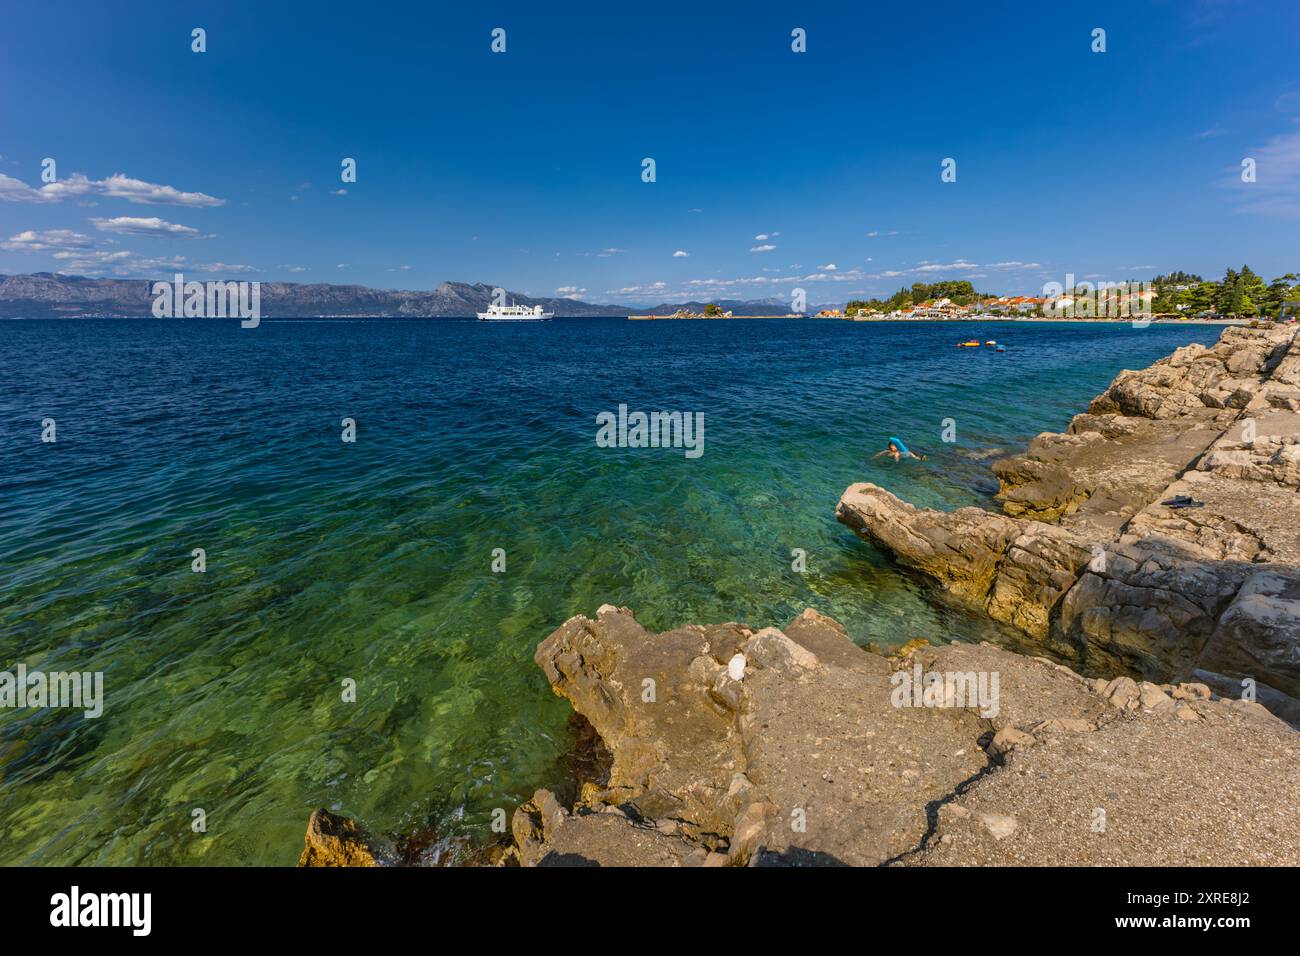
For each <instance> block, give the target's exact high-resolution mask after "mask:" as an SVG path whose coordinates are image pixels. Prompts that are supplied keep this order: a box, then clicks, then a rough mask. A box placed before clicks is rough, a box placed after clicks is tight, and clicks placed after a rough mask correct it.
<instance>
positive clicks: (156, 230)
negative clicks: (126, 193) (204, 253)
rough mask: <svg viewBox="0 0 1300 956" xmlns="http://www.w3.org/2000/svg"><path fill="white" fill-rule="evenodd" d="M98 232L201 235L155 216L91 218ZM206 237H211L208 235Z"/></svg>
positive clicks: (145, 234)
mask: <svg viewBox="0 0 1300 956" xmlns="http://www.w3.org/2000/svg"><path fill="white" fill-rule="evenodd" d="M90 221H91V222H92V223H94V224H95V228H96V229H98V230H99V231H100V232H112V233H116V234H118V235H121V236H174V237H177V238H186V239H193V238H196V237H198V236H201V235H202V233H200V232H199V231H198V230H197V229H193V228H191V227H190V226H182V225H179V224H178V223H174V222H167V221H166V220H165V219H159V218H158V217H157V216H150V217H147V218H142V217H138V216H115V217H113V218H112V219H92V220H90ZM208 238H211V237H210V236H209V237H208Z"/></svg>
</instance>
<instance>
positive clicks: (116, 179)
mask: <svg viewBox="0 0 1300 956" xmlns="http://www.w3.org/2000/svg"><path fill="white" fill-rule="evenodd" d="M87 195H96V196H109V197H112V198H114V199H125V200H126V201H127V202H133V203H143V204H146V205H165V206H189V207H192V208H198V207H207V206H221V205H224V204H225V202H226V201H225V200H224V199H218V198H217V197H215V196H209V195H208V194H207V193H192V192H182V191H181V190H179V189H177V188H176V187H175V186H162V185H158V184H157V183H149V182H145V181H144V180H142V179H133V178H131V177H130V176H127V175H126V174H125V173H114V174H113V175H112V176H109V177H108V178H107V179H99V180H95V179H89V178H87V177H86V176H85V174H84V173H73V174H72V175H71V176H68V177H67V178H66V179H61V180H59V181H58V182H53V183H46V184H45V185H43V186H41V187H40V188H39V189H38V188H36V187H33V186H28V185H27V184H26V183H24V182H22V181H21V180H18V179H14V178H13V177H12V176H6V175H4V174H3V173H0V199H4V200H8V201H10V202H36V203H44V202H62V201H63V200H64V199H72V198H77V197H80V196H87Z"/></svg>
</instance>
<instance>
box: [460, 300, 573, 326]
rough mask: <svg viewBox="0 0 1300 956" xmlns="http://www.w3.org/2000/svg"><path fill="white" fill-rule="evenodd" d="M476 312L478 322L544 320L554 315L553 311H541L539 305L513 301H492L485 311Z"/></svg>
mask: <svg viewBox="0 0 1300 956" xmlns="http://www.w3.org/2000/svg"><path fill="white" fill-rule="evenodd" d="M476 314H477V315H478V320H479V321H480V322H545V321H547V320H548V319H550V318H551V316H553V315H555V313H554V312H543V311H542V307H541V306H540V305H535V306H533V307H531V308H529V307H528V306H526V305H515V304H514V303H513V302H512V303H510V304H509V305H497V304H496V303H495V302H494V303H492V305H489V306H488V310H487V311H486V312H479V313H476Z"/></svg>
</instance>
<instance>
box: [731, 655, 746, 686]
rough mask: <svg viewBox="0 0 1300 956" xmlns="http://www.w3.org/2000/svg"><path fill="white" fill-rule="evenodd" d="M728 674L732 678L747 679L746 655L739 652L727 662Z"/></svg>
mask: <svg viewBox="0 0 1300 956" xmlns="http://www.w3.org/2000/svg"><path fill="white" fill-rule="evenodd" d="M727 676H728V677H730V678H731V679H732V680H744V679H745V655H744V654H737V655H736V656H735V657H733V658H732V659H731V660H730V661H728V662H727Z"/></svg>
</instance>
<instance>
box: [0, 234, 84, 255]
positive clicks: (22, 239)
mask: <svg viewBox="0 0 1300 956" xmlns="http://www.w3.org/2000/svg"><path fill="white" fill-rule="evenodd" d="M93 246H94V241H93V240H92V239H91V238H90V236H85V235H82V234H81V233H79V232H73V231H72V230H71V229H46V230H44V231H38V230H35V229H28V230H26V231H24V232H20V233H18V234H17V235H15V236H10V237H9V239H8V240H7V241H6V242H0V249H7V250H9V251H10V252H60V251H66V250H69V249H90V248H92V247H93Z"/></svg>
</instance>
